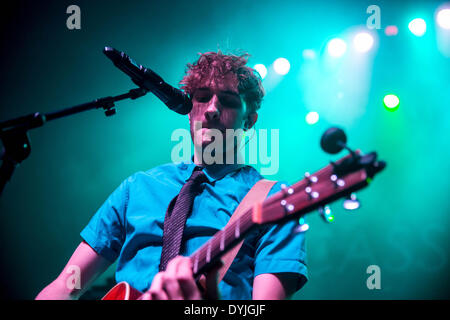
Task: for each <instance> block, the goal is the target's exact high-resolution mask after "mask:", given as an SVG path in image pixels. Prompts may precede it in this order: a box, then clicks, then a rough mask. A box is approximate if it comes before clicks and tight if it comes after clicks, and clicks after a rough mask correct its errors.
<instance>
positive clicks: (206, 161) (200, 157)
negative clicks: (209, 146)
mask: <svg viewBox="0 0 450 320" xmlns="http://www.w3.org/2000/svg"><path fill="white" fill-rule="evenodd" d="M237 149H238V148H234V150H233V151H231V152H230V153H226V151H224V152H222V153H216V154H214V155H213V156H210V157H204V153H203V152H202V151H203V150H202V148H197V147H194V163H195V164H196V165H198V166H200V167H205V168H208V169H212V170H214V169H221V168H224V167H227V166H238V167H239V166H242V165H244V162H245V161H244V157H243V156H242V152H241V151H238V150H237Z"/></svg>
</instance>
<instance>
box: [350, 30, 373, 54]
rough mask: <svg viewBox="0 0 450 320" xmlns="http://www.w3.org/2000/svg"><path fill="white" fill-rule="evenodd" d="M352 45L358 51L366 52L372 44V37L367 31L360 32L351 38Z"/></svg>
mask: <svg viewBox="0 0 450 320" xmlns="http://www.w3.org/2000/svg"><path fill="white" fill-rule="evenodd" d="M353 45H354V46H355V49H356V50H357V51H358V52H367V51H369V50H370V49H371V48H372V46H373V37H372V35H371V34H369V33H367V32H360V33H358V34H357V35H356V36H355V37H354V38H353Z"/></svg>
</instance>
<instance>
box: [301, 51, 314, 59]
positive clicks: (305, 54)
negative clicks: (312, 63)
mask: <svg viewBox="0 0 450 320" xmlns="http://www.w3.org/2000/svg"><path fill="white" fill-rule="evenodd" d="M302 55H303V59H306V60H313V59H315V58H316V52H315V51H314V50H312V49H305V50H303V52H302Z"/></svg>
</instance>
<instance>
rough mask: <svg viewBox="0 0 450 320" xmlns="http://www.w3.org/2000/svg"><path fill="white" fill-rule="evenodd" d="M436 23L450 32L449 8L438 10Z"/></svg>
mask: <svg viewBox="0 0 450 320" xmlns="http://www.w3.org/2000/svg"><path fill="white" fill-rule="evenodd" d="M436 21H437V23H438V25H439V26H440V27H441V28H443V29H447V30H450V8H445V9H441V10H439V12H438V14H437V15H436Z"/></svg>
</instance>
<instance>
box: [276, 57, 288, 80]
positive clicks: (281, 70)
mask: <svg viewBox="0 0 450 320" xmlns="http://www.w3.org/2000/svg"><path fill="white" fill-rule="evenodd" d="M273 68H274V70H275V72H276V73H278V74H280V75H282V76H284V75H285V74H287V73H288V72H289V69H290V68H291V64H290V63H289V61H288V60H287V59H285V58H278V59H277V60H275V62H274V63H273Z"/></svg>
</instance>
